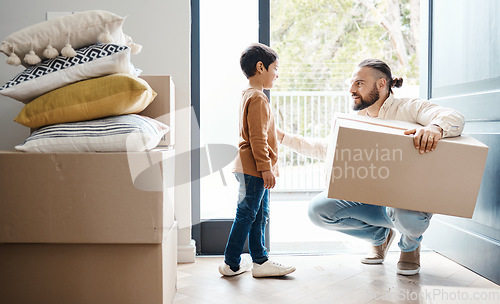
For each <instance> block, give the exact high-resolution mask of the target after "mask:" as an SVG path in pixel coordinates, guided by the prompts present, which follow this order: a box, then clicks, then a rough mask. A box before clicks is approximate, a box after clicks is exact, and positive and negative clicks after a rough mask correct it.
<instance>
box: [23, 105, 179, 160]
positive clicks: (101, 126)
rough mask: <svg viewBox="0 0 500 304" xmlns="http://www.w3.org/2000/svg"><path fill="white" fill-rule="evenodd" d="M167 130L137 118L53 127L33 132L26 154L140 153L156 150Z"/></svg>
mask: <svg viewBox="0 0 500 304" xmlns="http://www.w3.org/2000/svg"><path fill="white" fill-rule="evenodd" d="M168 131H169V127H168V126H167V125H165V124H163V123H161V122H159V121H157V120H155V119H152V118H149V117H146V116H141V115H137V114H128V115H121V116H113V117H107V118H103V119H96V120H89V121H82V122H72V123H65V124H56V125H51V126H47V127H43V128H41V129H39V130H36V131H34V132H33V133H32V134H31V136H30V137H28V138H27V139H26V140H25V141H24V142H23V143H22V144H21V145H18V146H16V149H17V150H20V151H25V152H47V153H50V152H141V151H148V150H151V149H153V148H155V147H156V146H157V145H158V143H159V142H160V140H161V138H162V137H163V136H164V135H165V134H166V133H167V132H168Z"/></svg>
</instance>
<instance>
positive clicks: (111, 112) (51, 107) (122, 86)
mask: <svg viewBox="0 0 500 304" xmlns="http://www.w3.org/2000/svg"><path fill="white" fill-rule="evenodd" d="M155 97H156V92H155V91H153V89H151V87H150V86H149V84H148V83H147V82H146V81H144V80H143V79H140V78H138V77H135V76H132V75H129V74H113V75H109V76H104V77H99V78H93V79H89V80H84V81H80V82H76V83H73V84H70V85H67V86H64V87H62V88H59V89H57V90H54V91H51V92H48V93H46V94H44V95H42V96H40V97H38V98H36V99H35V100H33V101H32V102H30V103H28V104H27V105H25V106H24V107H23V109H22V110H21V112H20V113H19V114H18V115H17V117H16V118H15V119H14V121H16V122H18V123H20V124H22V125H25V126H26V127H30V128H39V127H42V126H47V125H52V124H59V123H67V122H75V121H86V120H92V119H98V118H103V117H107V116H115V115H123V114H136V113H139V112H141V111H142V110H144V109H145V108H146V107H147V106H148V105H149V104H150V103H151V102H152V101H153V99H154V98H155Z"/></svg>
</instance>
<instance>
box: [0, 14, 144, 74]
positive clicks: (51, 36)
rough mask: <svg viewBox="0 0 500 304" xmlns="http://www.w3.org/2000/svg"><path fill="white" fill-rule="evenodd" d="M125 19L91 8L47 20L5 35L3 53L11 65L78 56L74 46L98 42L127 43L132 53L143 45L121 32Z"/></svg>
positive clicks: (2, 45)
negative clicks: (57, 57)
mask: <svg viewBox="0 0 500 304" xmlns="http://www.w3.org/2000/svg"><path fill="white" fill-rule="evenodd" d="M124 20H125V18H123V17H120V16H118V15H115V14H113V13H110V12H107V11H101V10H92V11H86V12H81V13H76V14H73V15H69V16H63V17H59V18H55V19H51V20H47V21H44V22H41V23H38V24H34V25H31V26H28V27H26V28H24V29H22V30H20V31H18V32H15V33H13V34H11V35H10V36H8V37H7V38H5V40H4V41H3V42H2V44H1V45H0V52H2V53H4V54H6V55H7V56H9V57H7V60H6V62H7V63H8V64H12V65H19V64H22V65H24V66H26V67H28V66H30V65H34V64H37V63H39V62H40V61H41V60H45V59H48V58H54V57H56V56H58V55H59V54H61V55H63V56H66V57H73V56H75V55H76V54H75V50H74V49H75V48H81V47H84V46H88V45H93V44H96V43H99V42H101V43H115V44H121V45H128V46H130V47H131V49H132V53H134V54H136V53H138V52H140V49H141V46H140V45H137V44H134V43H133V42H132V39H131V38H130V37H129V36H127V35H125V34H124V33H123V31H122V25H123V22H124Z"/></svg>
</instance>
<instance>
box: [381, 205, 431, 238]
mask: <svg viewBox="0 0 500 304" xmlns="http://www.w3.org/2000/svg"><path fill="white" fill-rule="evenodd" d="M387 214H388V215H389V217H390V218H391V220H392V221H393V222H394V225H395V226H396V227H399V228H400V229H402V230H404V231H401V232H402V233H406V234H410V235H421V234H423V233H424V231H425V230H426V229H427V228H428V227H429V223H430V220H431V217H432V213H428V212H419V211H412V210H404V209H397V208H387Z"/></svg>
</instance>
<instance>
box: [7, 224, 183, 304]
mask: <svg viewBox="0 0 500 304" xmlns="http://www.w3.org/2000/svg"><path fill="white" fill-rule="evenodd" d="M0 269H1V271H0V286H1V287H0V290H1V292H0V303H16V304H24V303H26V304H31V303H71V304H80V303H81V304H88V303H93V304H100V303H102V304H112V303H119V304H128V303H130V304H137V303H148V304H166V303H172V301H173V298H174V295H175V290H176V280H177V271H176V270H177V223H176V222H175V223H174V225H172V227H170V229H168V230H167V232H166V233H164V239H163V241H162V243H161V244H0Z"/></svg>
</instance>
